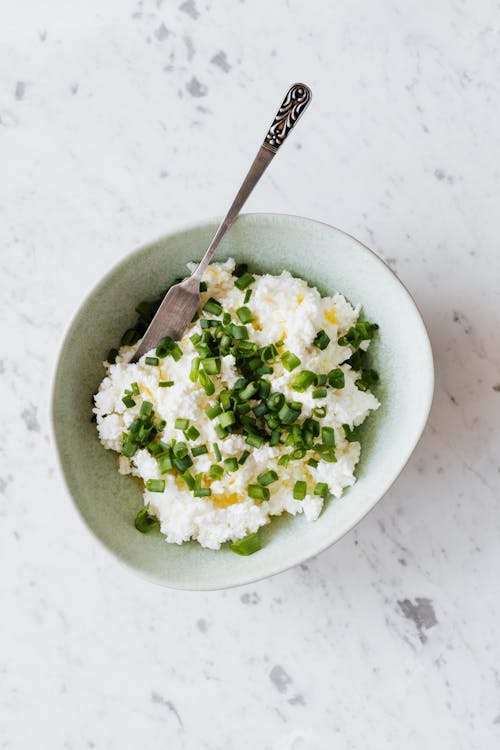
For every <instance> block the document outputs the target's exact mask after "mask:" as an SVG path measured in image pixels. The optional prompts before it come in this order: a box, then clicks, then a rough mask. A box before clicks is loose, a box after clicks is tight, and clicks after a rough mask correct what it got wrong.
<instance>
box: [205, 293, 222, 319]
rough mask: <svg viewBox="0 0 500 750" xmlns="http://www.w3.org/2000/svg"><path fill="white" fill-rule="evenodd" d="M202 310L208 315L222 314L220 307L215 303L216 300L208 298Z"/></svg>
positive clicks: (218, 303)
mask: <svg viewBox="0 0 500 750" xmlns="http://www.w3.org/2000/svg"><path fill="white" fill-rule="evenodd" d="M203 310H204V311H205V312H208V313H210V315H220V314H221V312H222V305H221V303H220V302H217V300H216V299H214V298H213V297H210V298H209V299H208V300H207V301H206V302H205V304H204V305H203Z"/></svg>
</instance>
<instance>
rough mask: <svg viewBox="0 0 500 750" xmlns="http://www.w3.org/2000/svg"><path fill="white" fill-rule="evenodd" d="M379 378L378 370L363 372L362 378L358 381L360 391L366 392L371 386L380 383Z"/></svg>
mask: <svg viewBox="0 0 500 750" xmlns="http://www.w3.org/2000/svg"><path fill="white" fill-rule="evenodd" d="M378 381H379V376H378V372H377V371H376V370H371V369H366V370H362V372H361V377H360V378H358V380H356V385H357V387H358V388H359V390H360V391H366V390H367V389H368V388H369V387H370V386H371V385H375V383H378Z"/></svg>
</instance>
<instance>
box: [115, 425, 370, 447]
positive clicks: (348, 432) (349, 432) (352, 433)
mask: <svg viewBox="0 0 500 750" xmlns="http://www.w3.org/2000/svg"><path fill="white" fill-rule="evenodd" d="M342 427H343V428H344V435H345V437H346V440H347V442H348V443H357V442H359V438H358V435H357V433H356V428H354V429H351V428H350V427H349V425H348V424H343V425H342ZM122 453H123V451H122Z"/></svg>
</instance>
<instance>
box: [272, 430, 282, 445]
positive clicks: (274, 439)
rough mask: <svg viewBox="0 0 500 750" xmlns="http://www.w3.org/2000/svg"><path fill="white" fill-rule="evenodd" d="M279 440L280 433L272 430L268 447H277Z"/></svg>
mask: <svg viewBox="0 0 500 750" xmlns="http://www.w3.org/2000/svg"><path fill="white" fill-rule="evenodd" d="M280 439H281V432H280V431H279V430H273V431H272V432H271V438H270V440H269V445H270V446H271V447H273V446H274V445H278V444H279V442H280Z"/></svg>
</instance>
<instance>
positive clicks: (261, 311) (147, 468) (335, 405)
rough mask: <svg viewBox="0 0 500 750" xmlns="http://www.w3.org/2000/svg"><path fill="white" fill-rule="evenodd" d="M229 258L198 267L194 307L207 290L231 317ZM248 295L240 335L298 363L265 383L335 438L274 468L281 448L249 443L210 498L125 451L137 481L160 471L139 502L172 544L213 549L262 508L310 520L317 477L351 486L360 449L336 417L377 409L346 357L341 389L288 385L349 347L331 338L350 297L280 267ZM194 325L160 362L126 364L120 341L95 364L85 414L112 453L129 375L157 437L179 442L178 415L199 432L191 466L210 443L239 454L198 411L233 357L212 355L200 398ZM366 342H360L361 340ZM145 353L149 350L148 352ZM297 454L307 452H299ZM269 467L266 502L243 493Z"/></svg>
mask: <svg viewBox="0 0 500 750" xmlns="http://www.w3.org/2000/svg"><path fill="white" fill-rule="evenodd" d="M234 265H235V264H234V261H233V260H232V259H229V260H227V261H226V262H224V263H214V264H212V265H211V266H209V267H208V269H207V271H206V273H205V276H204V280H205V281H206V283H207V285H208V290H207V292H204V293H202V295H201V305H203V304H204V303H205V302H206V300H207V299H208V298H209V297H215V298H216V299H217V300H218V301H219V302H220V303H221V304H222V305H223V308H224V310H225V311H227V312H229V313H231V315H232V316H233V319H234V320H237V318H236V309H237V308H239V307H240V306H241V305H243V299H244V296H245V293H244V292H242V291H240V290H239V289H238V288H236V287H235V285H234V281H235V278H234V276H233V275H232V271H233V270H234ZM252 290H253V291H252V296H251V299H250V301H249V302H248V303H247V306H248V307H249V308H250V309H251V311H252V313H253V315H254V320H253V322H252V323H250V324H248V328H249V332H250V339H251V340H253V341H255V342H257V343H258V345H259V346H264V345H267V344H272V343H275V342H276V341H278V340H282V341H283V342H284V346H283V349H282V350H281V351H290V352H293V353H294V354H296V355H297V356H298V357H299V358H300V360H301V366H300V367H299V368H298V369H297V370H294V371H293V372H288V371H287V370H286V369H285V368H284V367H283V366H282V364H281V361H279V360H278V362H277V363H275V364H274V373H273V375H270V376H266V377H269V378H271V382H272V391H273V392H275V391H280V392H281V393H283V394H285V396H286V398H287V400H290V401H300V402H301V403H302V405H303V407H302V414H301V420H302V419H304V418H306V417H309V416H312V412H313V409H314V408H315V407H318V406H323V405H325V406H326V407H327V413H326V416H325V417H324V419H323V420H322V425H326V426H330V427H333V428H334V430H335V441H336V448H335V452H336V456H337V461H336V463H327V462H325V461H320V462H319V464H318V467H317V468H314V467H312V466H308V465H307V464H306V459H304V460H303V461H302V460H299V461H291V462H290V463H289V465H288V466H287V467H282V466H279V467H276V463H277V460H278V459H279V457H280V456H281V455H283V454H284V453H288V452H289V451H290V448H288V447H285V446H284V445H282V444H280V445H277V446H274V447H270V446H269V445H267V444H265V445H264V446H263V447H261V448H258V449H250V450H251V455H250V456H249V458H248V459H247V461H246V462H245V463H244V465H243V466H241V467H240V468H239V470H238V471H237V472H234V473H226V474H225V475H224V476H223V477H222V479H220V480H218V481H212V483H211V491H212V495H211V497H202V498H196V497H194V496H193V494H192V492H191V491H190V490H189V489H188V487H187V486H186V484H185V483H184V481H183V480H182V479H181V478H180V477H179V476H177V475H174V474H163V475H161V474H160V473H159V468H158V464H157V461H156V460H155V458H154V457H153V456H151V455H150V454H149V452H148V451H147V450H145V449H144V450H143V449H141V450H138V451H137V452H136V454H135V455H134V456H133V457H132V458H131V459H128V458H125V457H124V456H120V457H119V460H118V470H119V471H120V473H122V474H132V475H134V476H137V477H140V478H141V479H143V480H144V482H146V480H148V479H164V480H165V482H166V486H165V491H164V492H163V493H158V492H148V491H144V503H145V505H148V504H149V508H150V511H151V512H152V513H154V514H155V515H156V516H157V517H158V519H159V520H160V524H161V531H162V533H163V534H164V535H165V537H166V540H167V541H168V542H173V543H175V544H182V543H183V542H186V541H188V540H190V539H195V540H197V541H198V542H199V543H200V544H201V545H202V546H204V547H210V548H211V549H219V547H220V545H221V544H223V543H224V542H227V541H234V540H236V539H240V538H242V537H244V536H246V535H247V534H250V533H252V532H255V531H257V529H259V527H260V526H262V525H264V524H266V523H268V522H269V521H270V519H271V516H278V515H280V514H281V513H283V512H284V511H287V512H288V513H291V514H292V515H296V514H297V513H303V514H304V515H305V517H306V518H307V519H308V520H309V521H313V520H315V519H317V518H318V516H319V514H320V512H321V509H322V506H323V499H322V498H321V497H318V496H316V495H314V494H313V493H312V490H313V487H314V485H315V483H317V482H325V483H327V484H328V487H329V490H330V493H331V494H332V495H334V496H335V497H336V498H338V497H340V496H341V494H342V491H343V490H344V488H346V487H349V486H350V485H352V484H354V482H355V477H354V468H355V466H356V463H357V462H358V460H359V456H360V448H361V446H360V444H359V443H358V442H347V440H346V439H345V435H344V430H343V428H342V425H343V424H348V425H349V426H351V427H354V426H357V425H359V424H361V423H362V422H363V421H364V419H365V418H366V417H367V416H368V414H369V412H370V411H372V410H374V409H377V408H378V407H379V402H378V401H377V399H376V398H375V396H374V395H373V394H372V393H370V392H369V391H364V392H363V391H361V390H359V389H358V388H357V386H356V385H355V381H356V379H357V378H358V377H359V374H358V373H356V372H354V371H353V370H352V369H351V367H350V366H349V365H347V364H343V365H341V369H342V370H343V372H344V375H345V386H344V388H342V389H341V390H335V389H332V388H328V391H327V396H326V398H324V399H321V400H313V398H312V390H313V389H312V388H308V389H307V390H306V391H305V392H304V393H298V392H296V391H294V390H292V389H291V387H290V383H291V381H293V379H294V378H295V377H296V375H297V373H298V372H299V371H300V370H302V369H309V370H313V371H314V372H325V373H326V372H328V371H329V370H331V369H332V368H334V367H336V366H339V365H340V363H342V362H344V361H345V360H346V358H347V357H348V356H349V353H350V349H349V347H345V346H339V345H338V343H337V339H338V338H339V336H341V335H343V334H345V333H346V332H347V331H348V329H349V328H350V327H351V326H352V325H353V324H354V323H355V322H356V321H357V319H358V315H359V312H360V307H359V305H358V306H356V307H352V306H351V305H350V304H349V303H348V302H347V301H346V299H345V298H344V297H343V296H342V295H341V294H335V295H333V296H331V297H321V296H320V294H319V292H318V290H317V289H316V288H314V287H310V286H308V284H307V283H306V282H305V281H304V280H302V279H298V278H294V277H292V276H291V275H290V273H288V272H287V271H283V272H282V273H281V274H280V275H279V276H271V275H268V274H265V275H262V276H256V277H255V281H254V283H253V284H252ZM320 329H324V330H325V331H326V333H327V334H328V336H329V337H330V339H331V342H330V344H329V345H328V347H327V348H326V349H324V350H323V351H321V350H320V349H318V348H317V347H315V346H313V345H312V341H313V339H314V337H315V335H316V333H317V331H318V330H320ZM195 332H199V333H201V329H200V325H199V321H197V322H196V323H194V324H192V325H191V326H190V327H189V329H188V330H187V331H186V334H185V336H184V337H183V338H182V340H181V341H180V342H179V345H180V346H181V348H182V350H183V356H182V358H181V359H180V360H179V361H177V362H175V361H174V360H173V358H172V357H167V358H165V359H163V360H160V366H159V367H153V366H150V365H146V364H145V362H144V359H145V358H144V357H143V358H141V360H140V362H139V363H137V364H129V363H128V359H129V358H130V356H131V353H132V351H133V350H134V348H135V347H122V348H121V349H120V352H119V355H118V357H117V359H116V363H115V364H109V363H104V366H105V367H106V371H107V374H106V377H105V378H104V380H103V381H102V383H101V385H100V387H99V391H98V393H97V394H96V396H95V408H94V412H95V414H96V419H97V429H98V433H99V438H100V440H101V442H102V444H103V446H104V447H105V448H108V449H110V450H114V451H116V452H118V453H120V451H121V448H122V440H123V433H124V432H125V431H126V430H127V429H128V427H129V426H130V424H131V423H132V421H133V420H134V419H135V418H136V417H137V415H138V413H139V410H140V403H141V398H138V399H137V405H136V406H134V407H132V408H127V407H126V406H125V405H124V404H123V402H122V397H123V395H124V391H125V390H126V389H128V388H130V384H131V383H132V382H136V383H137V384H138V386H139V388H140V392H141V397H142V398H143V399H147V400H148V401H150V402H152V404H153V406H154V410H155V412H156V414H157V415H158V417H159V418H161V419H164V420H166V427H165V429H164V430H163V433H162V436H161V439H162V440H163V441H164V442H167V443H168V442H170V441H171V440H172V439H176V440H183V439H184V438H183V435H182V432H181V431H180V430H176V429H175V427H174V422H175V419H176V418H178V417H184V418H187V419H189V420H190V422H191V423H192V424H194V425H195V426H196V428H197V429H198V430H199V432H200V437H199V438H198V439H197V440H196V441H195V442H196V444H206V445H207V447H209V453H208V454H205V455H201V456H199V457H196V458H194V459H193V461H194V465H193V467H192V472H193V474H196V473H198V472H206V471H208V469H209V467H210V465H211V464H213V463H215V462H216V458H215V456H214V454H213V450H212V446H213V443H214V442H217V443H218V445H219V448H220V451H221V454H222V458H223V459H224V458H227V457H231V456H236V457H239V456H240V455H241V454H242V452H243V451H244V450H245V448H248V447H249V446H248V445H246V444H245V437H244V436H243V435H238V434H230V435H229V436H228V437H227V438H225V439H224V440H220V439H218V438H217V435H216V433H215V424H216V422H217V420H213V421H212V420H210V419H209V418H208V417H207V416H206V414H205V410H206V409H207V407H208V406H210V405H211V403H213V400H214V397H215V396H216V395H217V394H218V393H219V392H220V391H221V390H223V389H224V388H228V387H229V388H231V387H232V386H233V385H234V383H235V381H236V380H237V378H238V377H239V375H238V372H237V371H236V368H235V361H234V358H233V356H231V355H227V356H225V357H222V361H221V365H222V367H221V373H220V375H218V376H216V377H215V378H214V384H215V385H216V393H215V394H214V396H210V397H209V396H207V395H206V393H205V391H204V390H203V388H202V387H201V386H200V385H199V384H198V383H193V382H191V380H190V378H189V372H190V367H191V362H192V359H193V357H195V356H196V351H195V349H194V347H193V344H192V343H191V341H190V336H192V335H193V333H195ZM367 345H368V342H363V344H362V346H363V348H366V347H367ZM151 354H152V355H154V352H151ZM160 380H172V381H174V385H173V386H172V387H170V388H160V387H158V382H159V381H160ZM306 458H307V456H306ZM271 468H276V469H277V471H278V474H279V481H277V482H275V483H273V484H272V485H271V486H270V487H269V489H270V491H271V496H270V500H269V501H267V502H260V501H257V500H253V499H251V498H250V497H248V495H247V486H248V485H249V484H252V483H255V482H256V478H257V476H258V475H259V474H261V473H262V472H264V471H266V470H268V469H271ZM297 480H306V481H307V484H308V488H309V494H307V495H306V497H305V499H304V500H295V499H294V498H293V495H292V490H293V486H294V484H295V482H296V481H297Z"/></svg>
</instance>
